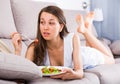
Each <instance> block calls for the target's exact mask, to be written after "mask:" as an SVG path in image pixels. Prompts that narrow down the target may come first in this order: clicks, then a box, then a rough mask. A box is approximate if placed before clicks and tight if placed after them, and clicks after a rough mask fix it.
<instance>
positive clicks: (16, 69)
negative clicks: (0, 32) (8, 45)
mask: <svg viewBox="0 0 120 84" xmlns="http://www.w3.org/2000/svg"><path fill="white" fill-rule="evenodd" d="M41 77H42V73H41V70H39V68H38V66H37V65H35V64H34V63H33V62H31V61H29V60H27V59H25V58H23V57H20V56H17V55H14V54H5V53H2V52H0V78H3V79H24V80H28V81H32V80H34V79H37V78H41Z"/></svg>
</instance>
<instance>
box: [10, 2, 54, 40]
mask: <svg viewBox="0 0 120 84" xmlns="http://www.w3.org/2000/svg"><path fill="white" fill-rule="evenodd" d="M48 5H55V4H54V3H49V2H48V3H47V2H40V1H33V0H11V7H12V11H13V15H14V20H15V24H16V28H17V31H18V32H19V33H21V34H22V35H23V36H24V37H25V38H24V40H26V39H27V38H30V39H34V38H35V37H36V33H37V20H38V14H39V12H40V10H41V9H42V8H43V7H45V6H48ZM26 37H27V38H26Z"/></svg>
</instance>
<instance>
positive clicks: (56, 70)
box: [41, 66, 62, 74]
mask: <svg viewBox="0 0 120 84" xmlns="http://www.w3.org/2000/svg"><path fill="white" fill-rule="evenodd" d="M41 70H42V73H43V74H58V73H60V72H61V71H62V70H61V69H60V68H57V67H54V66H49V67H48V66H44V67H42V69H41Z"/></svg>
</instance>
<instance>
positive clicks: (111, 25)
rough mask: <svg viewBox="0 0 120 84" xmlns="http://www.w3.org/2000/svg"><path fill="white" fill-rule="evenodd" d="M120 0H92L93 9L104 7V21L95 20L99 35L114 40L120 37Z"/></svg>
mask: <svg viewBox="0 0 120 84" xmlns="http://www.w3.org/2000/svg"><path fill="white" fill-rule="evenodd" d="M119 3H120V0H91V10H94V9H95V8H102V9H103V17H104V21H103V22H95V21H94V24H95V27H96V29H97V32H98V34H99V36H101V37H106V38H108V39H110V40H112V41H114V40H118V39H120V5H119Z"/></svg>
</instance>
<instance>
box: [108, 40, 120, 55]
mask: <svg viewBox="0 0 120 84" xmlns="http://www.w3.org/2000/svg"><path fill="white" fill-rule="evenodd" d="M110 48H111V50H112V52H113V54H114V55H120V40H116V41H114V42H112V44H111V45H110Z"/></svg>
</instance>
